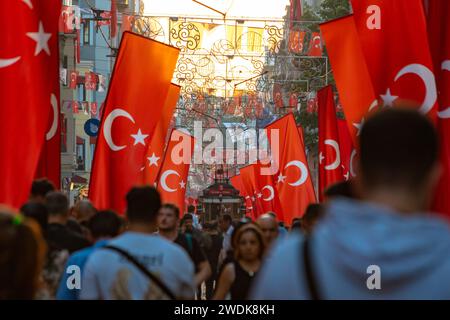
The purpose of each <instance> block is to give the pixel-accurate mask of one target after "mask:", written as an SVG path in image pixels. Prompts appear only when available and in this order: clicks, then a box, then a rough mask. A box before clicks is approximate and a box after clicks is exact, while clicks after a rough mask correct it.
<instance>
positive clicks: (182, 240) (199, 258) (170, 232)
mask: <svg viewBox="0 0 450 320" xmlns="http://www.w3.org/2000/svg"><path fill="white" fill-rule="evenodd" d="M188 220H189V221H185V224H186V231H185V232H184V233H181V232H179V228H178V226H179V221H180V209H178V207H177V206H175V205H173V204H171V203H167V204H163V205H162V207H161V209H160V210H159V213H158V230H159V231H158V233H159V235H160V236H162V237H164V238H165V239H167V240H169V241H171V242H174V243H176V244H178V245H179V246H181V247H182V248H183V249H184V250H185V251H186V253H187V254H188V255H189V257H190V258H191V260H192V262H193V263H194V266H195V285H196V286H199V285H200V284H202V283H203V282H204V281H206V280H207V279H208V278H209V277H210V276H211V266H210V264H209V262H208V259H207V257H206V254H205V252H204V251H203V249H202V248H201V247H200V244H199V243H198V241H197V240H196V239H195V237H194V236H193V235H192V233H190V231H192V228H193V226H192V220H191V219H188Z"/></svg>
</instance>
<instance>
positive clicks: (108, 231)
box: [88, 210, 122, 238]
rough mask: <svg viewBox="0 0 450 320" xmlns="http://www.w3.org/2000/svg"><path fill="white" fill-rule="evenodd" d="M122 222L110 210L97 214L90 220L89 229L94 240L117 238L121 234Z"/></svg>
mask: <svg viewBox="0 0 450 320" xmlns="http://www.w3.org/2000/svg"><path fill="white" fill-rule="evenodd" d="M121 226H122V221H121V220H120V218H119V216H118V215H117V214H116V213H115V212H114V211H110V210H104V211H99V212H97V213H96V214H95V215H94V216H92V218H91V219H89V222H88V227H89V230H90V231H91V233H92V236H93V237H94V238H100V237H115V236H117V235H118V234H119V231H120V227H121Z"/></svg>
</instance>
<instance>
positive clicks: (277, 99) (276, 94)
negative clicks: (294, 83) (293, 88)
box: [273, 83, 284, 108]
mask: <svg viewBox="0 0 450 320" xmlns="http://www.w3.org/2000/svg"><path fill="white" fill-rule="evenodd" d="M273 102H274V104H275V107H277V108H283V106H284V102H283V93H282V91H281V84H279V83H274V84H273Z"/></svg>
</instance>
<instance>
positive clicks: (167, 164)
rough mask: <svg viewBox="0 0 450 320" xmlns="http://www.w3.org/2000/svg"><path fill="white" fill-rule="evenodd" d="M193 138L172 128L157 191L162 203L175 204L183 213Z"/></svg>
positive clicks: (192, 150) (192, 151)
mask: <svg viewBox="0 0 450 320" xmlns="http://www.w3.org/2000/svg"><path fill="white" fill-rule="evenodd" d="M194 144H195V140H194V138H193V137H192V136H190V135H188V134H186V133H184V132H181V131H179V130H173V131H172V134H171V135H170V140H169V143H168V145H167V149H166V153H165V155H164V160H163V162H162V166H161V170H160V174H159V176H158V187H157V189H158V191H159V193H160V195H161V199H162V201H163V203H172V204H174V205H176V206H177V207H178V208H179V209H180V212H181V214H184V207H185V202H184V196H185V194H186V186H187V179H188V174H189V166H190V163H191V159H192V155H193V154H194Z"/></svg>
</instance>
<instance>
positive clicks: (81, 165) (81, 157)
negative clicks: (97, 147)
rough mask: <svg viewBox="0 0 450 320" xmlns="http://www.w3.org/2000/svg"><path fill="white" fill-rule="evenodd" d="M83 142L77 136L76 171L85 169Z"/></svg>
mask: <svg viewBox="0 0 450 320" xmlns="http://www.w3.org/2000/svg"><path fill="white" fill-rule="evenodd" d="M84 144H85V140H84V139H83V138H80V137H79V136H77V148H76V157H77V158H76V161H77V170H78V171H85V168H86V152H85V149H84Z"/></svg>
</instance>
